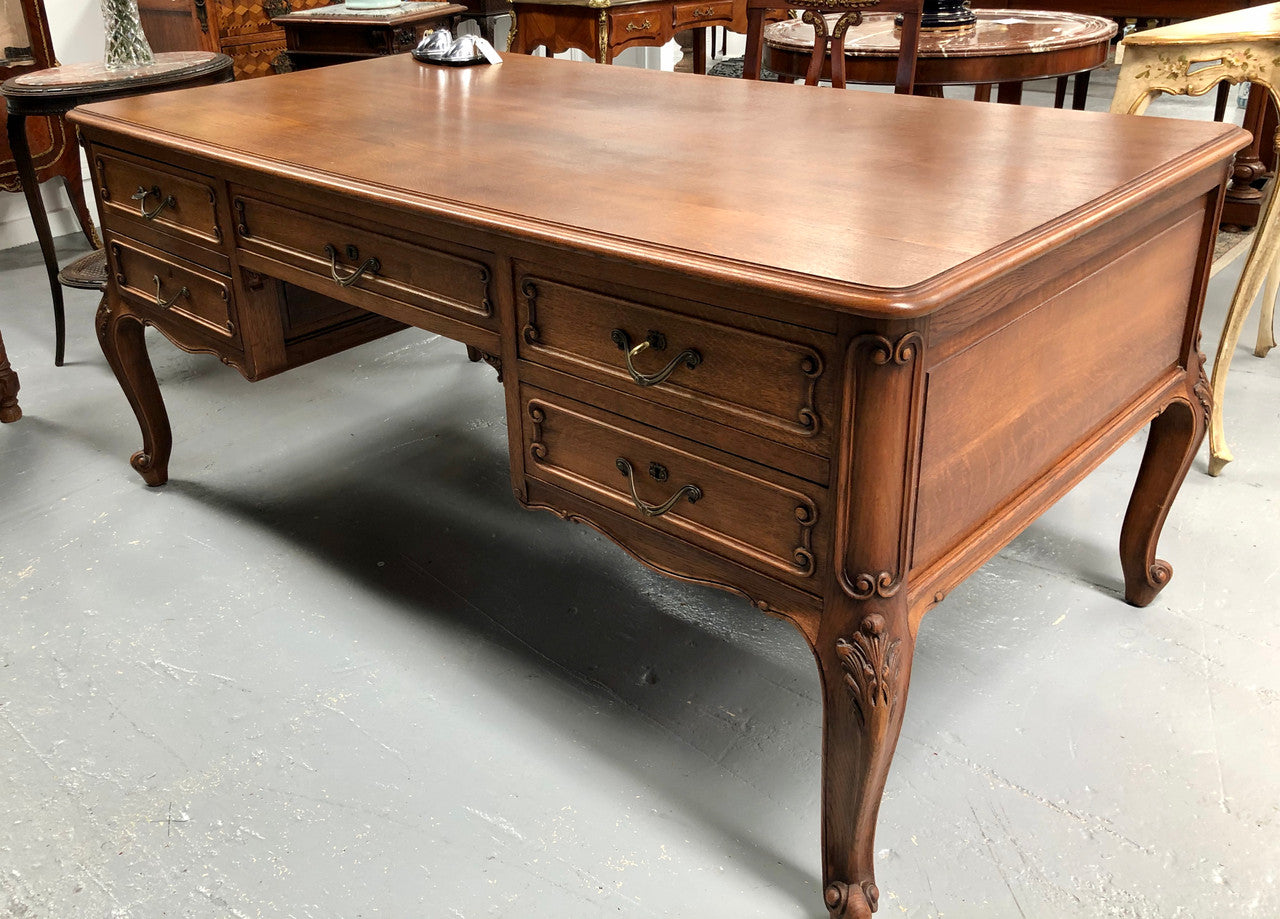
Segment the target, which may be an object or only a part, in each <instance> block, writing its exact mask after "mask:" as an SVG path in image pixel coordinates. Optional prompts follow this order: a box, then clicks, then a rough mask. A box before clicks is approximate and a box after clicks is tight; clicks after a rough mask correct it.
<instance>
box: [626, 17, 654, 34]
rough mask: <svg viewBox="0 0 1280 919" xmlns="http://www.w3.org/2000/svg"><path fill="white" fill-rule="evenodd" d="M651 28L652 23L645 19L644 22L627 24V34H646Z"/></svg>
mask: <svg viewBox="0 0 1280 919" xmlns="http://www.w3.org/2000/svg"><path fill="white" fill-rule="evenodd" d="M652 28H653V23H652V22H650V21H649V20H648V19H646V20H645V21H644V22H628V23H627V31H628V32H648V31H649V30H650V29H652Z"/></svg>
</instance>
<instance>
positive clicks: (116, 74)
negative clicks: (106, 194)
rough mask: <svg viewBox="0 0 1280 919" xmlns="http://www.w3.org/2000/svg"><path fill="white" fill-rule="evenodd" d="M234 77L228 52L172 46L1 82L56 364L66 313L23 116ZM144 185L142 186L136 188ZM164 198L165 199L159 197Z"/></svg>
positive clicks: (145, 204)
mask: <svg viewBox="0 0 1280 919" xmlns="http://www.w3.org/2000/svg"><path fill="white" fill-rule="evenodd" d="M231 77H232V70H231V58H229V57H227V56H226V55H225V54H214V53H212V52H208V51H176V52H169V53H162V54H157V55H156V62H155V63H154V64H150V65H148V66H146V67H137V68H133V69H131V70H117V71H109V70H107V69H106V68H105V67H104V66H103V65H102V64H101V63H87V64H69V65H67V66H65V67H50V68H48V69H46V70H37V71H34V72H32V73H24V74H22V75H20V76H16V77H13V78H12V79H9V80H6V81H5V82H4V84H3V85H2V86H0V93H3V94H4V99H5V104H6V106H7V108H8V112H9V118H8V123H7V127H8V135H9V146H10V147H11V148H12V149H13V156H14V160H15V161H16V162H17V164H18V175H19V176H20V177H21V179H22V191H23V193H24V194H25V195H26V198H27V207H28V208H29V209H30V210H31V222H32V223H33V224H34V225H35V229H36V236H37V238H39V240H40V252H41V254H42V255H43V256H44V265H45V269H46V270H47V271H48V274H49V291H50V295H51V296H52V298H53V321H54V329H55V335H56V343H55V347H54V361H53V362H54V364H55V365H56V366H58V367H61V366H62V361H63V356H64V354H65V351H66V337H67V334H66V317H65V314H64V309H63V304H62V287H61V285H59V284H58V257H57V255H56V253H55V252H54V251H53V234H52V232H51V231H50V229H49V216H48V214H46V213H45V210H44V202H43V201H42V200H41V198H40V187H39V185H38V184H37V182H36V173H35V168H34V166H33V163H32V160H31V148H30V146H29V144H28V139H27V126H26V123H27V119H28V118H31V117H34V116H48V115H58V116H61V115H63V114H65V113H67V112H69V111H70V110H71V109H73V108H75V107H76V106H77V105H82V104H84V103H86V102H101V101H104V100H107V99H119V98H121V97H123V96H134V95H138V94H141V93H150V92H157V91H160V90H165V89H178V88H180V87H184V86H202V85H205V84H207V83H222V82H226V81H228V80H230V79H231ZM140 191H146V189H140ZM161 200H162V201H163V199H161ZM158 203H160V202H157V201H154V200H149V199H147V198H143V199H141V200H140V201H139V207H140V208H141V209H142V210H143V211H144V212H145V211H147V210H148V209H149V208H151V207H154V206H155V205H156V204H158Z"/></svg>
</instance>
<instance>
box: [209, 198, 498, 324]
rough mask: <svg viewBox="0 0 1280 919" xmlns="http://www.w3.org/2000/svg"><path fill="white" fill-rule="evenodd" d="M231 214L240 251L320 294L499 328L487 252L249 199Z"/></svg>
mask: <svg viewBox="0 0 1280 919" xmlns="http://www.w3.org/2000/svg"><path fill="white" fill-rule="evenodd" d="M232 209H233V211H234V212H235V217H236V233H237V234H238V238H237V245H238V246H240V247H241V248H243V249H245V250H248V251H251V252H256V253H259V254H261V255H264V256H267V257H268V258H272V259H275V260H277V261H280V262H284V263H286V264H288V265H292V266H293V267H295V268H298V269H301V270H302V271H305V272H307V273H309V274H312V275H314V276H315V277H316V278H317V279H318V280H319V285H318V288H317V289H320V290H324V291H329V290H332V291H333V292H334V293H335V295H336V293H337V292H338V291H341V290H343V289H346V288H350V289H351V290H353V291H354V290H359V291H366V292H368V293H373V294H377V295H379V296H382V297H386V298H388V299H390V300H394V301H396V302H397V303H402V304H407V305H409V306H413V307H417V308H420V309H424V310H428V311H430V312H434V313H439V314H441V315H444V316H448V317H450V318H452V319H459V320H461V321H463V322H467V323H469V324H471V325H476V326H481V327H483V328H487V329H496V328H497V319H496V317H495V316H494V315H493V306H492V301H491V300H490V293H489V285H490V279H491V277H492V271H491V269H490V268H489V266H488V265H487V264H485V263H484V262H482V261H480V258H479V257H480V256H481V255H482V253H478V252H476V253H472V252H471V250H463V249H461V248H460V247H456V246H453V245H452V244H446V243H444V242H440V243H438V245H425V244H423V243H421V242H406V241H404V240H400V239H395V238H393V237H391V236H387V235H385V234H383V233H378V232H375V231H373V230H366V229H362V228H360V227H355V226H351V225H348V224H342V223H338V222H336V221H333V220H327V219H325V218H324V217H320V216H317V215H315V214H309V213H306V212H303V211H299V210H297V209H295V208H294V207H292V206H286V205H282V204H277V203H275V202H271V201H266V200H263V199H261V198H256V197H252V196H250V195H247V194H242V195H237V196H236V197H235V198H234V199H233V202H232ZM473 254H474V256H476V257H474V258H473V257H470V256H471V255H473ZM335 275H336V278H335ZM339 278H340V279H341V280H338V279H339Z"/></svg>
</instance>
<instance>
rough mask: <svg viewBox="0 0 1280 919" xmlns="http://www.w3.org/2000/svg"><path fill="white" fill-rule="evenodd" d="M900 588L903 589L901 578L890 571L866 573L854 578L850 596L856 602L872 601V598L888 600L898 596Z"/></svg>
mask: <svg viewBox="0 0 1280 919" xmlns="http://www.w3.org/2000/svg"><path fill="white" fill-rule="evenodd" d="M900 587H902V580H901V578H898V577H896V576H895V575H894V574H893V573H892V572H890V571H881V572H880V573H878V574H869V573H867V572H865V571H864V572H862V573H860V574H856V575H854V576H853V578H852V580H851V586H850V589H849V595H850V596H851V597H853V599H855V600H870V599H871V598H872V597H879V598H880V599H882V600H888V599H889V598H891V597H893V596H894V595H896V594H897V592H898V589H899V588H900Z"/></svg>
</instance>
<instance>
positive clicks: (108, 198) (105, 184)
mask: <svg viewBox="0 0 1280 919" xmlns="http://www.w3.org/2000/svg"><path fill="white" fill-rule="evenodd" d="M94 165H95V167H96V169H95V171H96V173H97V178H98V183H99V188H98V194H99V197H100V198H101V199H102V209H103V219H104V220H105V221H106V223H107V225H108V226H109V227H110V226H115V227H119V228H121V229H125V230H126V231H128V228H129V226H130V225H138V226H145V227H147V228H148V229H149V230H152V231H155V232H158V233H162V234H165V235H167V236H174V237H178V238H179V239H184V240H186V241H187V242H191V243H195V244H197V245H200V246H205V247H210V248H215V249H221V248H222V247H223V246H222V244H223V237H224V233H223V230H222V220H221V215H220V214H219V213H218V195H217V193H216V192H215V191H214V186H213V183H212V182H211V181H210V180H209V179H207V178H206V177H204V176H201V175H197V174H195V173H190V172H186V171H184V170H179V169H176V168H172V167H166V166H161V165H159V164H157V163H153V162H151V161H150V160H144V159H142V158H140V157H134V156H130V155H128V154H116V153H109V152H106V151H100V152H98V153H97V155H96V156H95V157H94Z"/></svg>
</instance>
